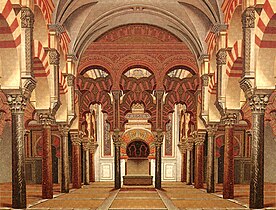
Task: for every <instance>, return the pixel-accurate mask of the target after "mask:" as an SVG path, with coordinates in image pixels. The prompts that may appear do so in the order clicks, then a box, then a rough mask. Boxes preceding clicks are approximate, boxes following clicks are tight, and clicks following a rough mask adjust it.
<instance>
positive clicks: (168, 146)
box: [165, 121, 172, 156]
mask: <svg viewBox="0 0 276 210" xmlns="http://www.w3.org/2000/svg"><path fill="white" fill-rule="evenodd" d="M165 155H168V156H172V123H171V121H170V122H169V123H167V124H166V137H165Z"/></svg>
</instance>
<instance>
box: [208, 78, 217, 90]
mask: <svg viewBox="0 0 276 210" xmlns="http://www.w3.org/2000/svg"><path fill="white" fill-rule="evenodd" d="M208 92H209V93H211V94H216V93H217V76H216V73H214V74H213V75H212V77H211V79H210V81H209V90H208Z"/></svg>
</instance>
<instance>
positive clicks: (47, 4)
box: [34, 0, 54, 24]
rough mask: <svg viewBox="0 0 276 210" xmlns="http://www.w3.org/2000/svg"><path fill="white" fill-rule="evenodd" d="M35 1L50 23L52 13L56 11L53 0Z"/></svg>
mask: <svg viewBox="0 0 276 210" xmlns="http://www.w3.org/2000/svg"><path fill="white" fill-rule="evenodd" d="M34 3H35V5H37V6H38V7H39V8H40V10H41V12H42V14H43V16H44V18H45V21H46V22H47V24H50V23H51V15H52V13H53V11H54V4H53V2H52V0H34Z"/></svg>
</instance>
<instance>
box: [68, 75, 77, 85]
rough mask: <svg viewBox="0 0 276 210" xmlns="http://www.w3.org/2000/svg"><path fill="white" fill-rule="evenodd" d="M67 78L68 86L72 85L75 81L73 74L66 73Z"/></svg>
mask: <svg viewBox="0 0 276 210" xmlns="http://www.w3.org/2000/svg"><path fill="white" fill-rule="evenodd" d="M66 79H67V85H68V86H69V87H70V86H74V83H75V76H74V75H73V74H67V76H66Z"/></svg>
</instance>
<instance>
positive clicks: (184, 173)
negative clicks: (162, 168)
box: [181, 150, 187, 182]
mask: <svg viewBox="0 0 276 210" xmlns="http://www.w3.org/2000/svg"><path fill="white" fill-rule="evenodd" d="M186 162H187V158H186V150H184V151H183V153H182V164H181V167H182V168H181V182H186V179H187V169H186Z"/></svg>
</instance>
